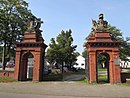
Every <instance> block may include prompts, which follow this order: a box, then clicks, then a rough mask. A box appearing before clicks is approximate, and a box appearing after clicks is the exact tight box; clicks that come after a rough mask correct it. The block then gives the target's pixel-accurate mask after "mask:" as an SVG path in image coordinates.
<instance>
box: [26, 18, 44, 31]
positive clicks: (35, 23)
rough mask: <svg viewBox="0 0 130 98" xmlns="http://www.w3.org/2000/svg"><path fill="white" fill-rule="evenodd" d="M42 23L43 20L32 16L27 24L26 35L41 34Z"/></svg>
mask: <svg viewBox="0 0 130 98" xmlns="http://www.w3.org/2000/svg"><path fill="white" fill-rule="evenodd" d="M42 23H43V21H41V18H36V17H35V16H31V17H30V18H29V21H28V22H27V32H26V33H41V32H42V30H40V27H41V24H42Z"/></svg>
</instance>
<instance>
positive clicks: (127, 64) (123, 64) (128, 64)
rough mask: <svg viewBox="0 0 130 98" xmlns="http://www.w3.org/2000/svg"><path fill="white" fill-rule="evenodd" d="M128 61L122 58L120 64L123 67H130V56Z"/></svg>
mask: <svg viewBox="0 0 130 98" xmlns="http://www.w3.org/2000/svg"><path fill="white" fill-rule="evenodd" d="M127 59H128V60H127V61H122V60H120V66H121V67H122V68H130V57H127Z"/></svg>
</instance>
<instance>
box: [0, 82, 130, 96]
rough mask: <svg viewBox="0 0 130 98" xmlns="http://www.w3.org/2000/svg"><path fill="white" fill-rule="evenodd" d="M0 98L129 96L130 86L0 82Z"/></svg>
mask: <svg viewBox="0 0 130 98" xmlns="http://www.w3.org/2000/svg"><path fill="white" fill-rule="evenodd" d="M0 98H130V87H126V86H119V85H110V84H105V85H89V84H86V83H80V82H74V81H69V82H68V81H65V82H14V83H0Z"/></svg>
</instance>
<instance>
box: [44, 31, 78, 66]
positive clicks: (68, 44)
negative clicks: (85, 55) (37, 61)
mask: <svg viewBox="0 0 130 98" xmlns="http://www.w3.org/2000/svg"><path fill="white" fill-rule="evenodd" d="M71 34H72V31H71V30H69V31H66V32H65V31H63V30H62V31H61V33H60V34H59V35H58V36H57V38H56V40H55V39H54V38H52V39H51V43H50V44H49V49H48V50H47V56H46V57H47V60H48V62H49V63H50V64H55V65H62V66H63V65H67V66H70V67H71V66H72V65H74V64H75V62H76V57H77V56H78V55H79V53H77V52H75V51H76V47H77V46H76V45H72V43H73V38H72V35H71Z"/></svg>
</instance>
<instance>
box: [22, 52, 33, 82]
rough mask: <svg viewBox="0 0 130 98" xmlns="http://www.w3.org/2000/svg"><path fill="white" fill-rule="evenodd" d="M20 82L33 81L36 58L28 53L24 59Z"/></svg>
mask: <svg viewBox="0 0 130 98" xmlns="http://www.w3.org/2000/svg"><path fill="white" fill-rule="evenodd" d="M21 63H22V64H21V67H22V68H21V69H22V70H21V75H20V76H21V77H20V80H32V79H33V67H34V56H33V54H32V53H26V54H24V55H23V57H22V62H21Z"/></svg>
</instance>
